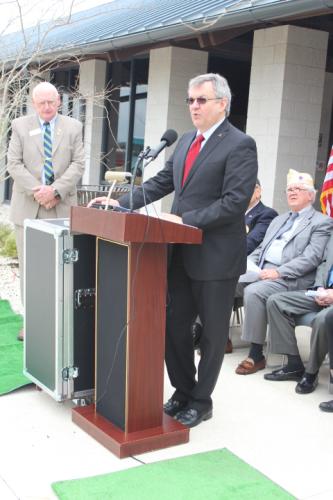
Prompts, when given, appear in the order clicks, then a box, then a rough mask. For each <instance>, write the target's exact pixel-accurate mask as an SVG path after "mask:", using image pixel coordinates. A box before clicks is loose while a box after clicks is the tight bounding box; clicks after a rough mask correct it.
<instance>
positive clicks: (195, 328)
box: [192, 322, 202, 349]
mask: <svg viewBox="0 0 333 500" xmlns="http://www.w3.org/2000/svg"><path fill="white" fill-rule="evenodd" d="M201 333H202V325H201V324H200V323H197V322H195V323H193V325H192V336H193V344H194V349H198V348H199V346H200V337H201Z"/></svg>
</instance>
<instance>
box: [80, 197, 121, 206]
mask: <svg viewBox="0 0 333 500" xmlns="http://www.w3.org/2000/svg"><path fill="white" fill-rule="evenodd" d="M94 203H99V204H100V205H106V203H107V204H108V205H111V206H112V207H119V202H118V200H114V199H113V198H109V199H108V197H107V196H98V197H97V198H94V199H93V200H91V201H89V203H88V205H87V208H89V207H91V206H92V205H93V204H94Z"/></svg>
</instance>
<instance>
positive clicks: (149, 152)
mask: <svg viewBox="0 0 333 500" xmlns="http://www.w3.org/2000/svg"><path fill="white" fill-rule="evenodd" d="M177 138H178V134H177V132H176V131H175V130H173V129H172V128H170V129H168V130H166V131H165V132H164V134H163V135H162V137H161V142H160V143H159V144H158V145H157V146H156V148H153V149H152V148H150V147H149V146H148V147H147V148H146V149H145V150H144V151H141V153H140V154H139V156H138V159H137V161H136V164H135V167H134V169H133V175H132V181H131V189H130V211H131V212H133V190H134V182H135V179H136V176H137V174H138V172H140V174H141V175H142V172H141V166H140V164H141V163H142V167H143V168H144V167H146V166H147V165H148V164H149V163H150V162H152V161H153V160H155V158H157V157H158V155H159V154H160V152H161V151H163V149H164V148H166V147H167V146H171V144H173V143H174V142H175V141H176V140H177ZM144 160H147V163H146V164H145V165H144V164H143V161H144Z"/></svg>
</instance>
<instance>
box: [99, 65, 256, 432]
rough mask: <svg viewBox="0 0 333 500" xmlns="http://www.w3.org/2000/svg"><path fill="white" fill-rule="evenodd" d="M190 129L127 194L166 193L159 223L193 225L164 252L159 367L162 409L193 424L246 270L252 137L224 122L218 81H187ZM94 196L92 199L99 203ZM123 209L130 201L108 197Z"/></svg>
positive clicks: (209, 407) (140, 198) (207, 408)
mask: <svg viewBox="0 0 333 500" xmlns="http://www.w3.org/2000/svg"><path fill="white" fill-rule="evenodd" d="M186 102H187V104H188V106H189V111H190V114H191V118H192V122H193V124H194V127H195V129H196V130H194V131H191V132H188V133H185V134H184V135H183V136H182V137H181V138H180V140H179V141H178V144H177V146H176V148H175V151H174V153H173V154H172V155H171V157H170V159H169V160H168V161H167V162H166V164H165V167H164V168H163V169H162V170H161V171H160V172H158V173H157V175H155V176H154V177H152V178H150V179H149V180H147V181H146V182H144V183H143V184H142V186H141V187H136V188H135V190H134V192H133V193H132V202H133V207H134V208H135V209H136V208H140V207H142V206H144V204H145V202H146V203H151V202H153V201H156V200H159V199H160V198H162V197H164V196H166V195H167V194H169V193H172V192H174V201H173V205H172V209H171V214H163V218H165V219H168V220H171V221H173V222H179V223H183V224H189V225H191V226H196V227H198V228H200V229H202V231H203V242H202V244H201V245H185V244H184V245H181V244H179V245H173V246H172V248H170V260H169V269H168V297H167V319H166V355H165V356H166V365H167V370H168V374H169V377H170V381H171V384H172V385H173V387H174V388H175V392H174V394H173V395H172V397H171V398H170V399H169V401H167V403H165V405H164V412H165V413H166V414H168V415H170V416H172V417H174V418H175V419H176V420H178V421H179V422H180V423H182V424H184V425H186V426H188V427H194V426H196V425H198V424H199V423H201V422H202V421H204V420H208V419H209V418H211V417H212V414H213V403H212V398H211V394H212V392H213V390H214V387H215V384H216V381H217V378H218V375H219V372H220V369H221V365H222V361H223V356H224V349H225V344H226V342H227V339H228V332H229V319H230V314H231V310H232V305H233V300H234V293H235V287H236V283H237V281H238V278H239V276H240V274H242V273H244V272H245V269H246V231H245V224H244V214H245V211H246V209H247V207H248V204H249V201H250V198H251V195H252V193H253V189H254V186H255V184H256V178H257V153H256V145H255V142H254V140H253V139H252V138H251V137H249V136H247V135H246V134H244V133H243V132H241V131H240V130H238V129H237V128H235V127H234V126H233V125H231V124H230V123H229V121H228V119H227V117H228V115H229V113H230V105H231V92H230V88H229V86H228V83H227V81H226V79H225V78H223V77H222V76H220V75H218V74H213V73H209V74H204V75H200V76H197V77H195V78H193V79H192V80H190V82H189V86H188V97H187V98H186ZM103 201H105V198H97V199H95V200H93V202H103ZM111 203H112V204H113V205H119V204H120V205H121V206H122V207H126V208H128V207H129V206H130V204H131V196H130V195H124V196H122V197H121V198H119V199H118V200H117V201H116V200H111ZM197 315H199V316H200V318H201V320H202V325H203V329H202V336H201V341H200V350H201V358H200V361H199V366H198V372H197V376H196V367H195V363H194V346H193V338H192V333H191V326H192V324H193V321H194V320H195V318H196V317H197Z"/></svg>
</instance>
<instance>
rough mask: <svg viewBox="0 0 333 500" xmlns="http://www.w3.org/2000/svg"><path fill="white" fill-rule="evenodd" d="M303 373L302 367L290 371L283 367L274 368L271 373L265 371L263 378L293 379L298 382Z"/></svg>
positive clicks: (275, 379)
mask: <svg viewBox="0 0 333 500" xmlns="http://www.w3.org/2000/svg"><path fill="white" fill-rule="evenodd" d="M303 375H304V368H302V369H301V370H295V371H292V372H289V371H286V370H285V368H280V369H279V370H274V371H273V372H272V373H265V375H264V379H266V380H271V381H283V380H295V382H299V381H300V380H301V379H302V377H303Z"/></svg>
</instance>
